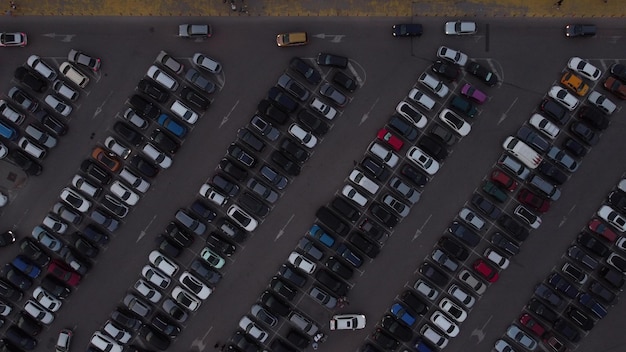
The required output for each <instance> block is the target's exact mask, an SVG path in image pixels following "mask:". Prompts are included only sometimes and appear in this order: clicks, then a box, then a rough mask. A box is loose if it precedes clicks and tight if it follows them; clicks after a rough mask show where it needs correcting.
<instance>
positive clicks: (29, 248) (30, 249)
mask: <svg viewBox="0 0 626 352" xmlns="http://www.w3.org/2000/svg"><path fill="white" fill-rule="evenodd" d="M20 249H21V250H22V254H23V255H25V256H27V257H28V258H29V259H30V260H32V261H33V262H34V263H35V264H37V265H38V266H41V267H44V266H46V265H48V263H50V257H49V256H48V254H47V253H46V252H45V251H44V250H43V249H41V246H40V245H39V243H38V242H37V241H35V240H33V239H32V238H30V237H26V238H24V239H22V240H21V241H20Z"/></svg>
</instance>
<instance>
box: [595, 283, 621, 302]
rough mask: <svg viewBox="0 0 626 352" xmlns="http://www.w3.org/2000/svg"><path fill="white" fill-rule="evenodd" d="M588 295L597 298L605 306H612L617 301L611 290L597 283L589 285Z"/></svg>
mask: <svg viewBox="0 0 626 352" xmlns="http://www.w3.org/2000/svg"><path fill="white" fill-rule="evenodd" d="M589 293H591V294H592V295H594V296H596V297H598V298H599V299H601V300H602V301H604V302H605V303H607V304H613V303H615V300H616V299H617V296H616V295H615V293H613V292H611V290H609V289H608V288H606V287H604V285H602V284H601V283H599V282H598V281H592V282H591V285H589Z"/></svg>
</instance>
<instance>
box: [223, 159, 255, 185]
mask: <svg viewBox="0 0 626 352" xmlns="http://www.w3.org/2000/svg"><path fill="white" fill-rule="evenodd" d="M219 168H220V169H222V171H224V172H225V173H227V174H228V175H230V176H232V177H233V178H234V179H235V180H237V181H240V182H241V181H244V180H246V179H247V178H248V171H246V170H244V169H242V168H241V167H239V166H237V164H235V163H233V162H232V161H230V160H229V159H222V160H220V163H219Z"/></svg>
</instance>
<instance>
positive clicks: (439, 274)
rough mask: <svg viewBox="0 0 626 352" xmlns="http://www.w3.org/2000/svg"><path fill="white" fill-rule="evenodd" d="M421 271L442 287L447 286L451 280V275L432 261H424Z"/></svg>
mask: <svg viewBox="0 0 626 352" xmlns="http://www.w3.org/2000/svg"><path fill="white" fill-rule="evenodd" d="M419 272H420V273H421V274H422V275H424V276H425V277H426V278H427V279H429V280H430V281H431V282H433V283H434V284H435V285H437V286H440V287H445V286H446V285H447V284H448V281H450V277H449V276H448V275H447V274H445V273H444V272H443V271H441V270H439V269H437V268H436V267H435V266H434V265H432V264H430V263H423V264H422V265H421V266H420V268H419Z"/></svg>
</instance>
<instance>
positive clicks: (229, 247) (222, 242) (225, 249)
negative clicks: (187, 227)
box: [206, 232, 237, 257]
mask: <svg viewBox="0 0 626 352" xmlns="http://www.w3.org/2000/svg"><path fill="white" fill-rule="evenodd" d="M206 243H207V244H208V245H209V247H211V248H213V249H214V250H215V252H217V253H218V254H223V255H225V256H227V257H230V256H231V255H233V254H235V251H236V250H237V246H235V245H234V244H232V243H230V242H229V241H228V240H227V239H225V238H224V237H222V236H221V235H220V234H219V233H217V232H211V233H210V234H209V237H207V240H206Z"/></svg>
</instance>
